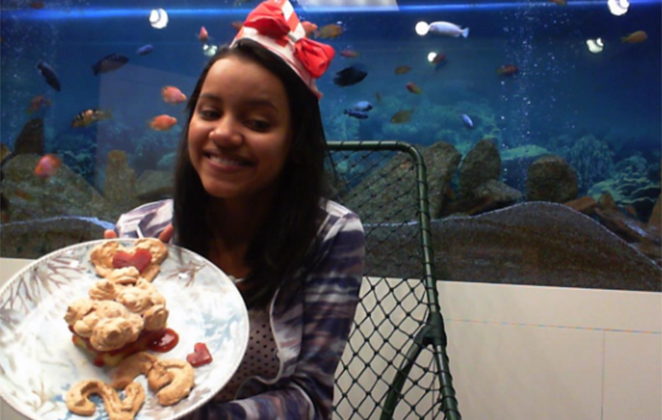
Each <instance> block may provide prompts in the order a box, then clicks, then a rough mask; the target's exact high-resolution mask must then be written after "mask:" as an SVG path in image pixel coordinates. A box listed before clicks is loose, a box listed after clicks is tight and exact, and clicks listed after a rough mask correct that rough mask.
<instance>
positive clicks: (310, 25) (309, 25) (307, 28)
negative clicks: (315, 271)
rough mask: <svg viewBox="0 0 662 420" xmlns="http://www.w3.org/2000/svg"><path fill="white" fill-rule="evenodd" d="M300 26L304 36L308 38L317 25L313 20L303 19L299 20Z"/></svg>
mask: <svg viewBox="0 0 662 420" xmlns="http://www.w3.org/2000/svg"><path fill="white" fill-rule="evenodd" d="M301 26H303V30H304V31H306V36H307V37H308V38H310V36H311V35H312V34H314V33H315V31H316V30H317V25H315V24H314V23H313V22H307V21H305V20H304V21H303V22H301Z"/></svg>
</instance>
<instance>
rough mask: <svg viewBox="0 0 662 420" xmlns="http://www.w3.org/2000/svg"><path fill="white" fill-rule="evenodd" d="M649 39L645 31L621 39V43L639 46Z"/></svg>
mask: <svg viewBox="0 0 662 420" xmlns="http://www.w3.org/2000/svg"><path fill="white" fill-rule="evenodd" d="M647 39H648V34H647V33H646V32H644V31H636V32H632V33H631V34H630V35H627V36H624V37H621V43H625V42H627V43H630V44H637V43H639V42H644V41H645V40H647Z"/></svg>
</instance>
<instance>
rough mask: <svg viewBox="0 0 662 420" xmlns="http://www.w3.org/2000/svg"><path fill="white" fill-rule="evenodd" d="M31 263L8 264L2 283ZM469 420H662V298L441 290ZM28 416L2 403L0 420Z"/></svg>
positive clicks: (461, 287)
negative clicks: (19, 413) (20, 414)
mask: <svg viewBox="0 0 662 420" xmlns="http://www.w3.org/2000/svg"><path fill="white" fill-rule="evenodd" d="M27 263H29V261H27V260H15V259H0V284H3V283H4V282H5V281H6V280H8V279H9V277H11V275H12V274H13V273H14V272H16V271H17V270H18V269H20V268H21V267H23V266H25V265H26V264H27ZM439 293H440V299H441V305H442V312H443V314H444V317H445V320H446V329H447V332H448V339H449V347H448V354H449V356H450V358H451V364H450V367H451V372H452V374H453V378H454V385H455V390H456V391H457V397H458V401H459V408H460V412H461V413H462V418H463V419H465V420H474V419H475V420H501V419H508V420H520V419H521V420H547V419H549V420H552V419H553V420H563V419H569V420H623V419H627V420H659V419H662V334H661V333H662V295H660V294H659V293H647V292H646V293H644V292H623V291H611V290H594V289H574V288H573V289H571V288H551V287H540V286H535V287H533V286H515V285H494V284H482V283H459V282H440V283H439ZM22 418H23V417H21V416H19V415H18V414H16V413H15V412H14V411H13V409H12V408H11V407H9V406H8V405H7V404H4V403H3V402H0V419H2V420H18V419H22Z"/></svg>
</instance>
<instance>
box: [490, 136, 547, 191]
mask: <svg viewBox="0 0 662 420" xmlns="http://www.w3.org/2000/svg"><path fill="white" fill-rule="evenodd" d="M550 153H551V152H550V151H549V150H547V149H545V148H544V147H540V146H536V145H532V144H527V145H524V146H519V147H515V148H512V149H505V150H502V151H501V179H502V181H503V182H505V183H506V184H508V185H510V186H511V187H513V188H515V189H516V190H518V191H524V190H525V189H526V171H527V169H528V168H529V166H531V164H532V163H533V162H534V161H535V160H536V159H538V158H539V157H541V156H545V155H548V154H550Z"/></svg>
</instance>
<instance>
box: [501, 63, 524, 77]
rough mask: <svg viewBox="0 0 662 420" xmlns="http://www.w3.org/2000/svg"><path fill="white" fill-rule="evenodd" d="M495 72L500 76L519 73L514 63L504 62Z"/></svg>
mask: <svg viewBox="0 0 662 420" xmlns="http://www.w3.org/2000/svg"><path fill="white" fill-rule="evenodd" d="M496 72H497V74H499V75H501V76H506V77H508V76H513V75H515V74H517V73H519V68H517V66H516V65H514V64H506V65H503V66H501V67H499V68H498V69H497V71H496Z"/></svg>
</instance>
